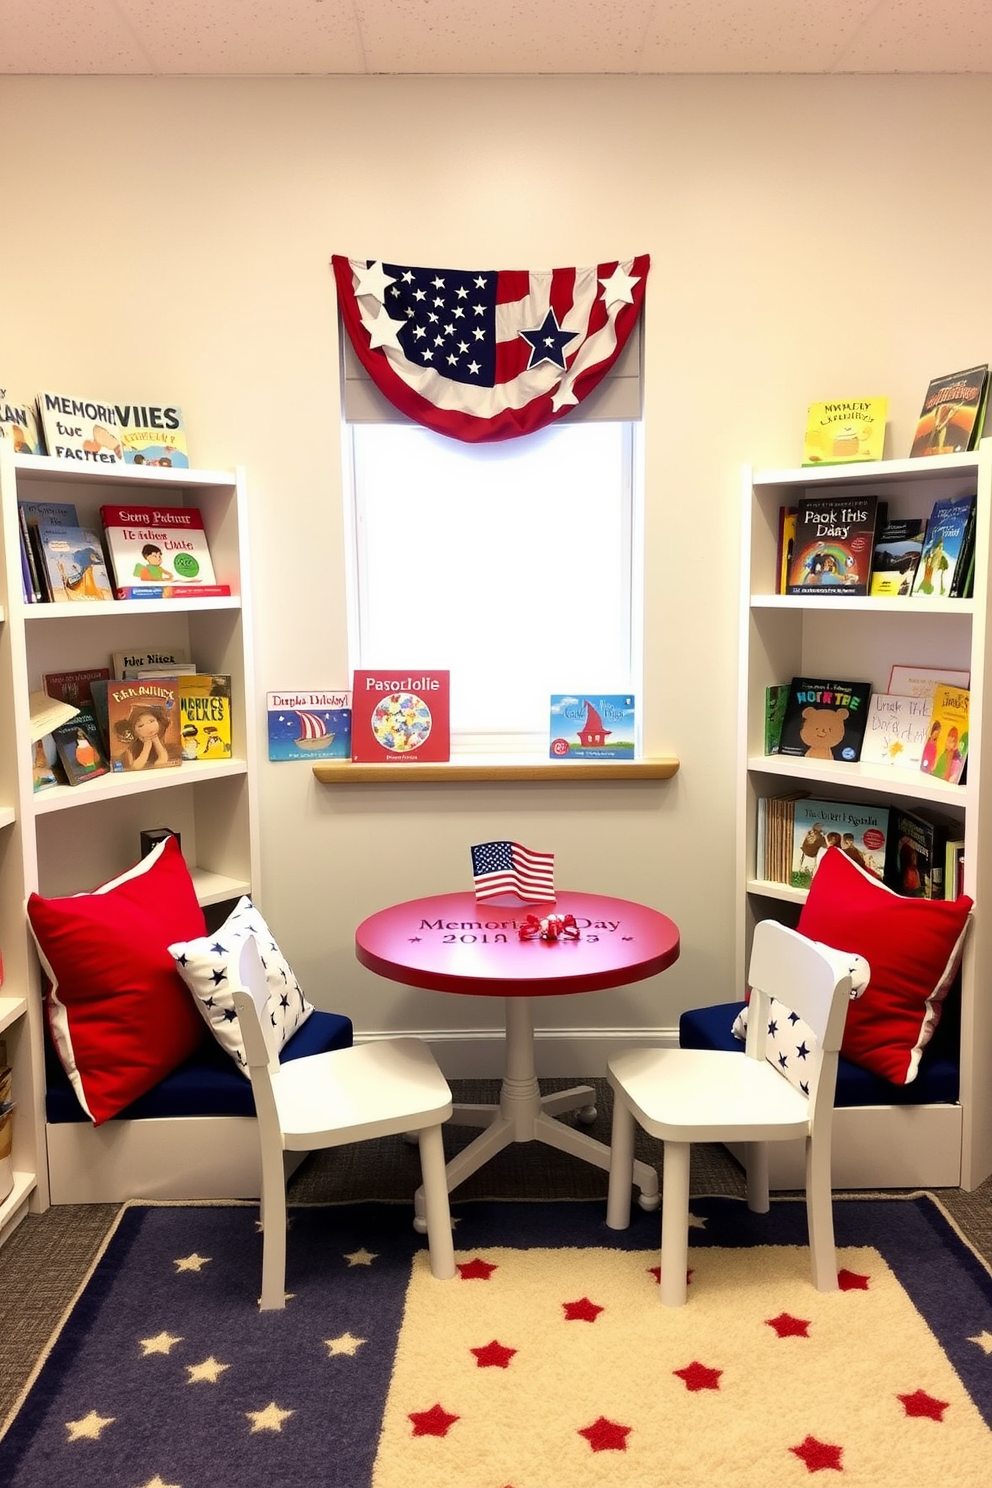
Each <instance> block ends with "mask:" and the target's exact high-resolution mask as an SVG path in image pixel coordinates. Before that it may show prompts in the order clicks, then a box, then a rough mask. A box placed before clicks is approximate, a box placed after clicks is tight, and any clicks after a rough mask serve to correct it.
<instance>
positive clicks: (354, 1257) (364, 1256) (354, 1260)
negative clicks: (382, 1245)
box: [345, 1246, 379, 1266]
mask: <svg viewBox="0 0 992 1488" xmlns="http://www.w3.org/2000/svg"><path fill="white" fill-rule="evenodd" d="M378 1259H379V1257H378V1256H377V1255H376V1254H375V1253H374V1252H373V1251H370V1250H366V1249H365V1247H364V1246H362V1249H361V1250H353V1251H352V1252H351V1255H346V1256H345V1260H346V1261H347V1262H348V1265H349V1266H371V1264H372V1262H373V1261H377V1260H378Z"/></svg>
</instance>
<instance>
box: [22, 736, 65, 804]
mask: <svg viewBox="0 0 992 1488" xmlns="http://www.w3.org/2000/svg"><path fill="white" fill-rule="evenodd" d="M67 783H68V782H67V781H66V778H65V770H64V769H63V768H62V761H61V760H60V759H59V753H58V750H57V749H56V748H55V740H54V739H53V738H52V735H51V734H43V735H42V736H41V738H40V739H33V740H32V742H31V784H32V789H33V790H36V791H43V790H48V789H49V787H50V786H53V785H66V784H67Z"/></svg>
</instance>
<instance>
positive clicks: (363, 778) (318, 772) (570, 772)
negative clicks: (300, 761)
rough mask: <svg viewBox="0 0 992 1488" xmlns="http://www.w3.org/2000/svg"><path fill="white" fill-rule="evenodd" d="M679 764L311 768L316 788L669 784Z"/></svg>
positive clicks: (668, 759)
mask: <svg viewBox="0 0 992 1488" xmlns="http://www.w3.org/2000/svg"><path fill="white" fill-rule="evenodd" d="M678 768H679V761H678V759H677V758H676V757H675V756H674V755H669V756H665V757H662V758H660V759H646V760H631V761H630V762H629V763H628V762H627V761H626V760H585V761H576V762H575V763H574V764H568V765H567V764H558V763H556V762H555V761H554V760H543V761H540V762H538V761H534V762H533V763H529V764H528V763H520V764H509V763H488V764H482V763H480V762H479V761H476V760H465V761H464V762H463V761H461V760H449V761H447V762H446V763H444V764H437V765H358V764H352V763H351V762H350V761H347V760H342V761H341V763H340V764H339V763H337V762H336V761H325V762H324V763H323V764H318V765H314V766H312V769H313V773H314V778H315V779H316V780H317V781H319V782H320V784H321V785H380V784H381V783H382V782H383V781H386V780H388V781H390V782H392V783H393V784H399V783H400V782H401V781H402V782H403V783H404V784H406V785H411V784H417V783H421V784H422V783H424V782H425V781H431V782H433V783H434V784H437V783H439V782H443V783H444V784H446V785H452V784H461V783H462V782H463V781H490V780H510V781H513V780H516V781H521V780H548V781H555V782H562V781H569V780H671V778H672V776H673V775H675V774H677V773H678Z"/></svg>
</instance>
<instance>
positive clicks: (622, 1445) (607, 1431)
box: [579, 1416, 630, 1452]
mask: <svg viewBox="0 0 992 1488" xmlns="http://www.w3.org/2000/svg"><path fill="white" fill-rule="evenodd" d="M579 1435H580V1436H584V1437H585V1439H586V1441H587V1442H588V1443H589V1445H590V1446H591V1447H592V1449H593V1451H594V1452H626V1450H627V1438H628V1436H629V1435H630V1427H629V1426H621V1425H620V1424H619V1422H617V1421H608V1420H607V1419H606V1417H605V1416H600V1418H599V1420H598V1421H593V1423H592V1425H591V1426H583V1428H582V1430H581V1431H580V1432H579Z"/></svg>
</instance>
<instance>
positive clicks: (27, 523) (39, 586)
mask: <svg viewBox="0 0 992 1488" xmlns="http://www.w3.org/2000/svg"><path fill="white" fill-rule="evenodd" d="M17 520H18V523H19V524H20V529H21V541H22V543H23V546H24V554H25V557H26V559H27V564H28V569H29V571H30V573H31V586H32V595H33V601H34V602H38V601H43V600H48V599H51V597H52V596H51V593H50V591H49V588H48V585H47V582H46V580H47V577H48V572H47V569H46V567H45V563H44V560H43V558H42V557H41V552H40V548H39V543H38V527H39V525H40V524H41V523H42V522H49V523H51V524H52V525H54V526H57V527H78V526H79V513H78V512H77V510H76V505H75V502H72V501H29V500H27V499H26V498H25V497H23V496H19V497H18V498H17Z"/></svg>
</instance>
